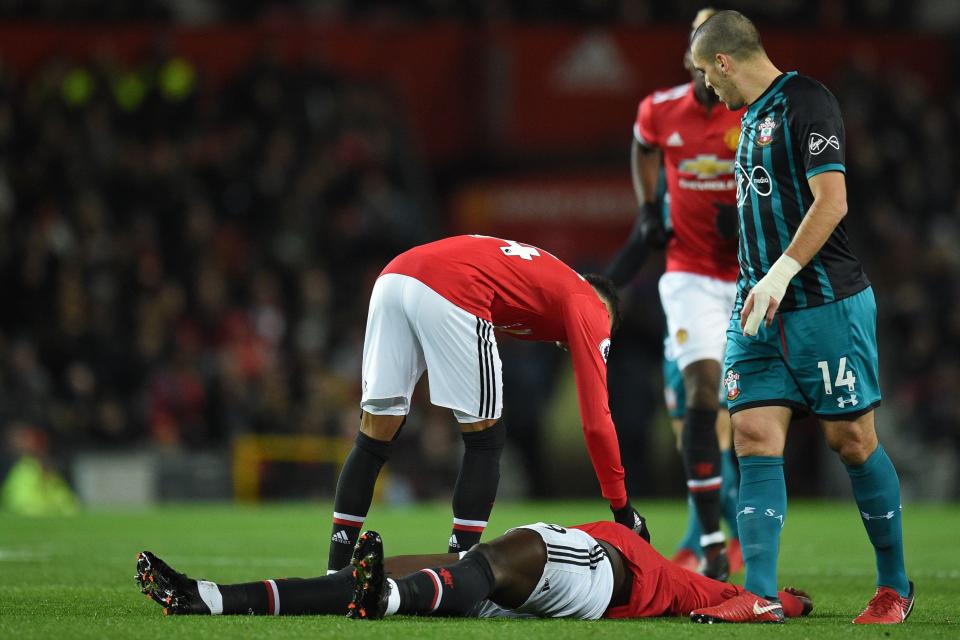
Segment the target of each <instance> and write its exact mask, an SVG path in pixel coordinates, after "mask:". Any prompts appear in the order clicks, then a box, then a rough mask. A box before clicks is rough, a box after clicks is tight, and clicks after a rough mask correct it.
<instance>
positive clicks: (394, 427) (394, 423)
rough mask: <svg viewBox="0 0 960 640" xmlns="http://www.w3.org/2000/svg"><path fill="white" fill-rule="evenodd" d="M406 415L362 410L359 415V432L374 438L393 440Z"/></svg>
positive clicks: (398, 432) (405, 419)
mask: <svg viewBox="0 0 960 640" xmlns="http://www.w3.org/2000/svg"><path fill="white" fill-rule="evenodd" d="M406 421H407V417H406V416H403V415H400V416H395V415H385V414H384V415H380V414H374V413H369V412H367V411H364V412H363V413H362V415H361V417H360V433H362V434H364V435H366V436H367V437H369V438H373V439H374V440H383V441H386V442H391V441H393V440H394V439H395V438H396V437H397V436H398V435H399V434H400V428H401V427H402V426H403V424H404V423H405V422H406Z"/></svg>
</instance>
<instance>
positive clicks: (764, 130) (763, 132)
mask: <svg viewBox="0 0 960 640" xmlns="http://www.w3.org/2000/svg"><path fill="white" fill-rule="evenodd" d="M776 128H777V122H776V121H775V120H774V119H773V118H772V117H770V116H767V117H766V118H764V119H763V121H762V122H761V123H760V124H758V125H757V130H758V132H759V133H758V135H757V144H758V145H760V146H761V147H765V146H767V145H768V144H770V143H771V142H773V132H774V130H775V129H776Z"/></svg>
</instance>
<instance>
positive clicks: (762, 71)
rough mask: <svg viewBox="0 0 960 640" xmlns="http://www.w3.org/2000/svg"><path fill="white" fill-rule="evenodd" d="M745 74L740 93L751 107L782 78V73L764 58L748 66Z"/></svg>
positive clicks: (744, 70) (744, 71)
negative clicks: (775, 81)
mask: <svg viewBox="0 0 960 640" xmlns="http://www.w3.org/2000/svg"><path fill="white" fill-rule="evenodd" d="M743 73H744V77H743V80H742V81H741V83H740V91H741V93H742V94H743V98H744V100H745V101H746V103H747V104H748V105H751V104H753V103H754V102H756V101H757V98H759V97H760V96H761V95H763V92H764V91H766V90H767V89H769V88H770V85H772V84H773V82H774V80H776V79H777V78H778V77H780V74H781V71H780V69H777V67H775V66H774V64H773V63H772V62H770V59H769V58H768V57H766V56H762V57H761V58H760V59H759V60H757V62H756V63H754V64H751V65H748V66H746V67H745V68H744V69H743Z"/></svg>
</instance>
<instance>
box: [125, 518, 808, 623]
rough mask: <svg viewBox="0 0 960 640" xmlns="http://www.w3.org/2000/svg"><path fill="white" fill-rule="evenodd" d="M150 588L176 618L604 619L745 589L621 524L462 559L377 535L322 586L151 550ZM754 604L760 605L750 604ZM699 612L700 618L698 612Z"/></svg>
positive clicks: (527, 538)
mask: <svg viewBox="0 0 960 640" xmlns="http://www.w3.org/2000/svg"><path fill="white" fill-rule="evenodd" d="M136 580H137V583H138V584H139V585H140V590H141V591H142V592H143V593H145V594H147V595H148V596H149V597H150V598H152V599H153V600H154V601H156V602H157V603H158V604H160V605H161V606H163V607H164V611H165V612H166V613H170V614H272V615H281V614H283V615H297V614H341V615H342V614H344V613H346V614H347V615H348V616H349V617H351V618H367V619H378V618H383V617H385V616H389V615H393V614H406V615H443V616H464V617H541V618H576V619H581V620H596V619H598V618H601V617H606V618H646V617H658V616H683V615H690V616H691V618H692V619H694V620H697V621H702V620H699V618H698V616H697V614H696V613H695V611H696V610H697V609H700V608H703V607H710V606H716V605H717V604H720V603H721V602H724V601H726V600H729V599H731V598H734V597H737V596H739V595H740V594H742V593H744V591H743V588H742V587H739V586H736V585H731V584H726V583H723V582H719V581H717V580H713V579H711V578H706V577H704V576H701V575H698V574H696V573H693V572H691V571H687V570H686V569H683V568H681V567H678V566H677V565H675V564H673V563H672V562H670V561H669V560H667V559H666V558H664V557H663V556H661V555H660V554H659V553H657V551H656V550H655V549H654V548H653V547H652V546H650V544H649V543H648V542H646V541H645V540H643V539H642V538H641V537H639V536H638V535H636V534H635V533H634V532H633V531H631V530H630V529H628V528H626V527H624V526H622V525H619V524H617V523H615V522H592V523H589V524H583V525H577V526H575V527H560V526H557V525H552V524H544V523H542V522H540V523H537V524H531V525H525V526H522V527H518V528H516V529H511V530H510V531H508V532H507V533H505V534H504V535H502V536H500V537H499V538H496V539H494V540H491V541H490V542H487V543H483V544H479V545H477V546H475V547H473V548H472V549H471V550H470V551H469V552H466V553H463V554H456V553H446V554H435V555H420V556H397V557H391V558H384V554H383V542H382V541H381V539H380V536H379V535H378V534H377V533H376V532H373V531H367V532H365V533H363V534H362V535H361V536H360V539H359V540H358V542H357V545H356V547H355V548H354V551H353V558H352V560H351V563H350V566H347V567H345V568H343V569H341V570H340V571H338V572H336V573H333V574H329V575H327V576H324V577H321V578H310V579H297V578H293V579H282V580H280V579H278V580H264V581H261V582H250V583H246V584H236V585H220V584H216V583H213V582H208V581H205V580H194V579H192V578H188V577H187V576H186V575H184V574H182V573H178V572H177V571H175V570H174V569H172V568H171V567H170V566H169V565H167V564H166V563H165V562H163V561H162V560H160V559H159V558H157V557H156V556H154V555H153V554H152V553H150V552H149V551H144V552H142V553H140V554H139V555H138V556H137V576H136ZM778 595H779V597H780V601H779V602H778V603H775V604H774V605H767V606H765V607H764V610H763V611H760V612H758V613H757V614H756V616H757V617H758V618H762V619H763V621H766V622H783V619H784V616H787V617H795V616H801V615H807V614H808V613H810V611H811V610H812V609H813V602H812V601H811V599H810V597H809V596H808V595H807V594H805V593H804V592H802V591H799V590H797V589H793V588H788V589H786V590H784V591H780V592H779V594H778ZM746 606H750V605H749V604H748V605H746ZM692 612H693V613H692Z"/></svg>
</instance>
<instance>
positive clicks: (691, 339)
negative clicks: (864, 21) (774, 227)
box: [608, 9, 740, 580]
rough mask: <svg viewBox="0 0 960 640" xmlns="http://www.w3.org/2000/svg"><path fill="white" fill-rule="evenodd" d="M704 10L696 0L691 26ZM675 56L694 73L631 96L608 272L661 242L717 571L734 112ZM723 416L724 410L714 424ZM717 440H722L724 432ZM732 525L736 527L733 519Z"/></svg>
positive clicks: (705, 527) (686, 455) (685, 441)
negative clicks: (622, 211) (623, 198)
mask: <svg viewBox="0 0 960 640" xmlns="http://www.w3.org/2000/svg"><path fill="white" fill-rule="evenodd" d="M713 13H714V10H713V9H703V10H701V11H700V12H699V13H698V14H697V17H696V18H695V20H694V23H693V28H694V29H695V28H697V27H698V26H699V25H700V24H701V23H702V22H703V21H704V20H706V19H707V18H708V17H709V16H710V15H712V14H713ZM684 64H685V66H686V67H687V69H688V70H689V71H690V73H691V75H692V76H693V81H691V82H688V83H687V84H682V85H679V86H677V87H673V88H672V89H667V90H664V91H656V92H654V93H653V94H651V95H649V96H647V97H646V98H645V99H644V100H643V101H642V102H641V103H640V107H639V109H638V113H637V120H636V123H635V124H634V129H633V132H634V139H633V146H632V150H631V169H632V174H633V184H634V189H635V191H636V193H637V197H638V199H639V200H640V201H641V213H640V217H639V219H638V220H637V224H636V225H635V227H634V231H633V233H632V234H631V236H630V239H629V240H628V242H627V244H626V246H625V247H624V248H623V249H622V250H621V251H620V253H619V254H618V256H617V258H615V259H614V261H613V263H612V264H611V266H610V268H609V269H608V274H610V276H611V278H612V279H613V281H614V282H615V283H616V284H618V285H622V284H625V283H626V282H627V281H629V279H630V278H631V277H633V275H634V274H635V273H636V271H637V269H639V268H640V266H641V265H642V263H643V261H644V259H645V258H646V255H647V253H648V252H649V250H650V249H663V248H664V247H666V250H667V265H666V273H664V274H663V276H662V277H661V278H660V300H661V303H662V305H663V310H664V313H665V314H666V317H667V331H668V336H667V344H666V346H665V352H668V353H669V354H672V358H671V359H673V360H675V362H676V366H678V367H679V368H680V370H681V371H682V375H683V394H682V395H683V396H684V397H685V402H684V405H683V408H682V411H678V412H677V417H682V421H683V422H682V435H681V438H680V440H681V451H682V455H683V462H684V470H685V471H686V475H687V488H688V491H689V493H690V496H691V497H692V499H693V503H694V506H695V507H696V512H697V517H698V521H699V524H700V531H701V534H700V539H699V540H698V541H697V543H696V546H699V547H700V549H702V555H703V562H702V564H701V566H700V569H701V571H702V572H703V573H704V575H706V576H709V577H711V578H717V579H719V580H726V579H727V577H728V575H729V560H728V557H727V553H726V550H725V544H724V543H725V536H724V534H723V531H721V529H720V517H721V513H722V501H721V497H722V496H721V488H722V485H723V473H722V466H723V465H722V459H723V455H722V454H721V450H720V442H719V439H718V436H717V422H718V414H719V412H720V404H719V399H718V390H719V389H720V378H721V372H722V362H723V353H724V342H725V337H724V336H725V330H726V325H727V321H728V320H729V318H730V310H731V309H732V308H733V302H734V297H735V296H736V285H735V282H736V278H737V272H738V266H737V255H736V242H735V241H736V233H737V231H736V229H737V225H736V209H735V204H736V183H735V181H734V179H733V162H734V150H735V149H736V147H737V139H738V136H739V133H740V114H739V113H732V112H730V111H729V110H727V109H725V108H723V106H722V105H720V104H719V101H718V100H717V98H716V95H714V94H713V92H712V91H709V90H708V89H707V87H706V86H705V85H704V84H703V80H702V78H699V77H698V76H699V75H700V74H697V73H695V71H694V69H693V66H692V64H691V62H690V57H689V53H688V54H687V55H686V56H685V58H684ZM661 165H663V166H664V167H665V168H666V174H667V193H668V195H669V199H670V202H669V207H670V223H671V226H672V231H673V232H672V235H671V234H668V233H667V229H666V226H665V223H664V219H663V213H662V209H661V206H660V204H659V203H658V198H657V189H656V185H657V180H658V177H659V174H660V167H661ZM677 395H679V394H677ZM725 422H726V420H725V416H724V420H723V421H722V422H721V425H723V424H725ZM728 437H729V436H728ZM725 444H727V446H726V448H727V449H728V450H729V440H728V442H727V443H725ZM727 456H729V454H727ZM727 463H728V465H731V466H732V465H733V461H732V459H730V458H729V457H728V458H727ZM728 475H729V472H728ZM731 529H732V532H733V534H734V536H736V525H735V523H733V524H731ZM684 544H685V545H686V544H688V543H686V542H685V543H684ZM683 555H684V554H682V553H681V554H680V557H679V558H678V559H680V560H682V559H683Z"/></svg>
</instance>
